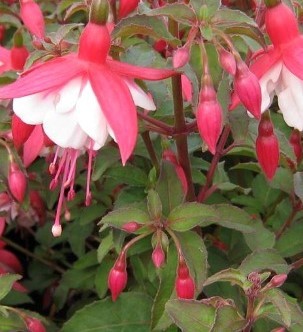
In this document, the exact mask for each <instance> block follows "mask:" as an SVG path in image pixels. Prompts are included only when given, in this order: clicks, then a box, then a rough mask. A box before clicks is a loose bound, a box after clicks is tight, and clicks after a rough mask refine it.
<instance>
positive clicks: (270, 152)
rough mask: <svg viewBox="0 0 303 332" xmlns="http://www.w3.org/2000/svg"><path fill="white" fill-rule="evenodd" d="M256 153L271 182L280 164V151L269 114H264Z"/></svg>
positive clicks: (260, 124) (259, 129)
mask: <svg viewBox="0 0 303 332" xmlns="http://www.w3.org/2000/svg"><path fill="white" fill-rule="evenodd" d="M256 153H257V158H258V161H259V164H260V166H261V168H262V170H263V172H264V173H265V175H266V177H267V178H268V179H269V180H271V179H272V178H273V177H274V175H275V173H276V170H277V167H278V164H279V157H280V151H279V141H278V139H277V136H276V135H275V133H274V128H273V125H272V123H271V121H270V118H269V115H268V114H267V113H264V114H263V116H262V119H261V121H260V123H259V128H258V137H257V140H256Z"/></svg>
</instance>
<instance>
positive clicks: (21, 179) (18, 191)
mask: <svg viewBox="0 0 303 332" xmlns="http://www.w3.org/2000/svg"><path fill="white" fill-rule="evenodd" d="M8 187H9V189H10V192H11V194H12V195H13V197H14V198H15V199H16V200H17V201H18V202H19V203H22V202H23V200H24V196H25V193H26V187H27V180H26V177H25V175H24V173H23V172H22V171H21V170H20V168H19V166H18V165H17V164H16V163H15V162H11V163H10V166H9V172H8Z"/></svg>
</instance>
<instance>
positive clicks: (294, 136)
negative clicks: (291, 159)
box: [289, 129, 303, 164]
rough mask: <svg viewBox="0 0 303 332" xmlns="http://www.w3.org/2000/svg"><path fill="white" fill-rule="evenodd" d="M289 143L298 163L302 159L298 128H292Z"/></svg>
mask: <svg viewBox="0 0 303 332" xmlns="http://www.w3.org/2000/svg"><path fill="white" fill-rule="evenodd" d="M289 143H290V144H291V146H292V148H293V151H294V154H295V156H296V158H297V163H298V164H299V163H300V161H301V160H302V156H303V154H302V143H301V133H300V132H299V130H297V129H294V130H293V131H292V133H291V135H290V138H289Z"/></svg>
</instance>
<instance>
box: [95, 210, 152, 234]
mask: <svg viewBox="0 0 303 332" xmlns="http://www.w3.org/2000/svg"><path fill="white" fill-rule="evenodd" d="M149 220H150V216H149V214H148V213H147V212H145V211H143V210H140V209H138V208H136V207H131V206H129V207H123V208H120V209H117V210H114V211H111V212H109V213H108V214H107V215H106V216H104V217H103V218H102V219H101V221H100V222H99V224H108V225H110V226H113V227H116V228H119V229H121V228H122V227H123V225H124V224H126V223H128V222H130V221H135V222H137V223H139V224H145V223H146V222H148V221H149Z"/></svg>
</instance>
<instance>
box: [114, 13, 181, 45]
mask: <svg viewBox="0 0 303 332" xmlns="http://www.w3.org/2000/svg"><path fill="white" fill-rule="evenodd" d="M133 35H144V36H149V37H152V38H154V39H156V40H158V39H163V40H165V41H166V42H167V43H168V44H170V45H171V46H174V47H175V46H178V45H180V41H179V40H178V39H177V38H174V37H173V36H172V35H171V34H170V33H169V32H168V30H167V27H166V25H165V24H164V22H163V21H162V19H160V18H158V17H155V16H147V15H134V16H131V17H127V18H125V19H123V20H121V21H120V22H119V23H118V24H117V25H116V27H115V29H114V31H113V33H112V36H113V38H118V37H127V38H128V37H131V36H133Z"/></svg>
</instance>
